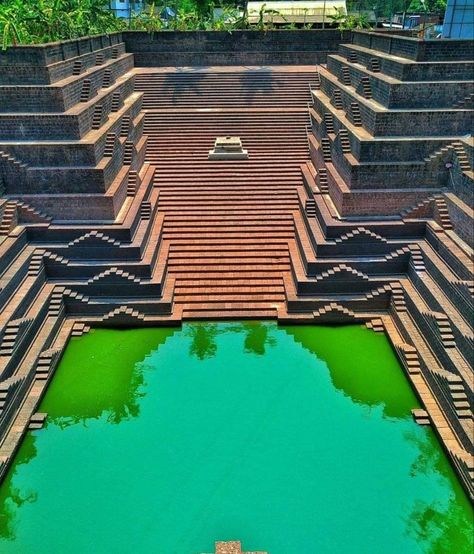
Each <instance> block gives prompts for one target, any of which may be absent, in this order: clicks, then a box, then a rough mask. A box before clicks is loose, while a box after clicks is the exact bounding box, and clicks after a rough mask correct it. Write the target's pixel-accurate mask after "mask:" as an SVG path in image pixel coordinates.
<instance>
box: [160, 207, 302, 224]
mask: <svg viewBox="0 0 474 554" xmlns="http://www.w3.org/2000/svg"><path fill="white" fill-rule="evenodd" d="M193 221H197V222H200V223H202V222H204V221H209V222H222V223H225V222H229V221H237V222H241V221H258V222H262V221H267V222H269V223H270V222H273V221H284V222H293V217H292V215H291V214H274V213H273V211H270V210H269V211H268V212H267V213H266V214H264V213H262V214H260V215H259V216H258V217H256V216H255V215H254V214H245V213H241V214H232V213H225V212H224V213H222V214H215V215H214V214H209V213H207V214H201V215H198V216H197V215H196V216H193V215H167V217H166V223H167V224H170V223H173V224H175V223H176V224H180V223H191V222H193Z"/></svg>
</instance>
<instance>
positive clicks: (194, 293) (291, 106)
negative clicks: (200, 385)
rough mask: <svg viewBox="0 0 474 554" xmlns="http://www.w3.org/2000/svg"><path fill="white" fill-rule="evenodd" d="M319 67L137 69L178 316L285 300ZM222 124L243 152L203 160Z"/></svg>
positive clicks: (271, 309) (259, 310) (245, 310)
mask: <svg viewBox="0 0 474 554" xmlns="http://www.w3.org/2000/svg"><path fill="white" fill-rule="evenodd" d="M315 70H316V68H315V67H302V68H299V70H295V68H294V67H292V68H285V67H283V66H281V67H274V68H272V69H270V68H234V71H232V72H230V71H229V68H209V69H208V70H204V69H201V70H197V71H196V70H188V71H186V70H183V71H176V70H169V72H167V71H165V70H163V69H158V70H155V69H154V70H153V71H152V70H147V69H144V70H143V71H144V73H138V72H141V69H140V68H139V69H137V70H136V71H137V76H136V85H135V89H136V90H138V91H144V92H145V96H144V108H145V109H146V118H145V134H147V135H148V154H147V161H149V162H150V163H152V164H154V165H155V166H156V174H155V186H157V187H158V188H159V189H160V200H159V209H160V210H161V211H162V212H163V213H164V214H165V222H164V235H163V238H164V240H166V241H169V243H170V250H169V266H168V271H169V274H170V275H172V276H174V277H175V278H176V286H175V303H176V304H177V305H178V306H182V308H183V317H184V318H188V319H190V318H206V317H213V316H217V315H219V316H221V317H222V315H224V316H225V315H229V317H256V318H257V317H276V313H277V310H278V308H279V307H280V306H283V305H284V300H285V297H284V287H283V276H284V274H285V273H287V272H289V271H290V259H289V254H288V241H289V240H290V239H293V238H294V228H293V219H292V215H291V212H292V211H293V210H295V209H298V201H297V193H296V187H298V186H301V185H302V179H301V174H300V164H301V163H303V162H305V161H307V160H308V156H309V154H308V145H307V138H306V127H307V125H308V123H309V119H308V107H307V103H308V102H309V100H310V94H309V84H310V83H311V82H314V75H315ZM229 135H231V136H239V137H240V138H241V139H242V143H243V146H244V148H245V149H247V150H248V152H249V159H248V160H241V161H208V159H207V155H208V152H209V150H210V149H211V148H212V147H213V143H214V140H215V138H216V137H218V136H229Z"/></svg>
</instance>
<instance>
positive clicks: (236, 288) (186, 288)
mask: <svg viewBox="0 0 474 554" xmlns="http://www.w3.org/2000/svg"><path fill="white" fill-rule="evenodd" d="M241 281H242V282H243V283H244V284H242V285H234V284H229V281H222V282H220V281H219V282H216V281H214V280H208V281H204V282H203V283H202V284H194V283H193V284H187V285H181V286H179V285H177V286H175V288H174V294H175V295H181V296H183V295H187V294H188V295H194V294H197V295H201V294H202V293H203V291H204V294H235V293H238V294H253V293H254V292H256V293H280V294H283V293H284V292H285V287H284V286H283V284H282V279H279V280H276V279H273V280H271V279H269V281H271V282H270V283H261V284H253V283H252V285H251V286H249V281H247V280H245V281H244V280H241ZM200 283H201V282H200ZM230 283H233V281H230Z"/></svg>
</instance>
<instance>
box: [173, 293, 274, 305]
mask: <svg viewBox="0 0 474 554" xmlns="http://www.w3.org/2000/svg"><path fill="white" fill-rule="evenodd" d="M284 299H285V296H284V294H283V293H280V294H259V293H255V294H225V293H220V294H205V292H201V294H196V295H181V294H176V293H175V295H174V301H175V302H182V303H185V304H194V303H196V304H202V303H204V302H206V303H209V304H216V303H219V304H220V303H222V302H226V303H227V302H236V303H239V302H251V303H252V304H253V303H254V302H283V301H284Z"/></svg>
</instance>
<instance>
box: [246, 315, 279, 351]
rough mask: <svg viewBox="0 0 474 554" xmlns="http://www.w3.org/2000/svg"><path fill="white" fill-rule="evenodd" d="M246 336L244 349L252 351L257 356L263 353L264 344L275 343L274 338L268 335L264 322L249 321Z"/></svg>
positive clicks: (271, 344) (272, 344) (270, 344)
mask: <svg viewBox="0 0 474 554" xmlns="http://www.w3.org/2000/svg"><path fill="white" fill-rule="evenodd" d="M246 327H247V329H248V330H247V336H246V337H245V351H246V352H253V353H254V354H257V355H258V356H263V355H264V354H265V345H266V344H268V345H269V346H274V345H275V339H273V338H272V337H270V336H269V334H268V331H269V329H268V326H267V325H265V324H264V323H259V322H257V323H249V324H248V325H247V326H246Z"/></svg>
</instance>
